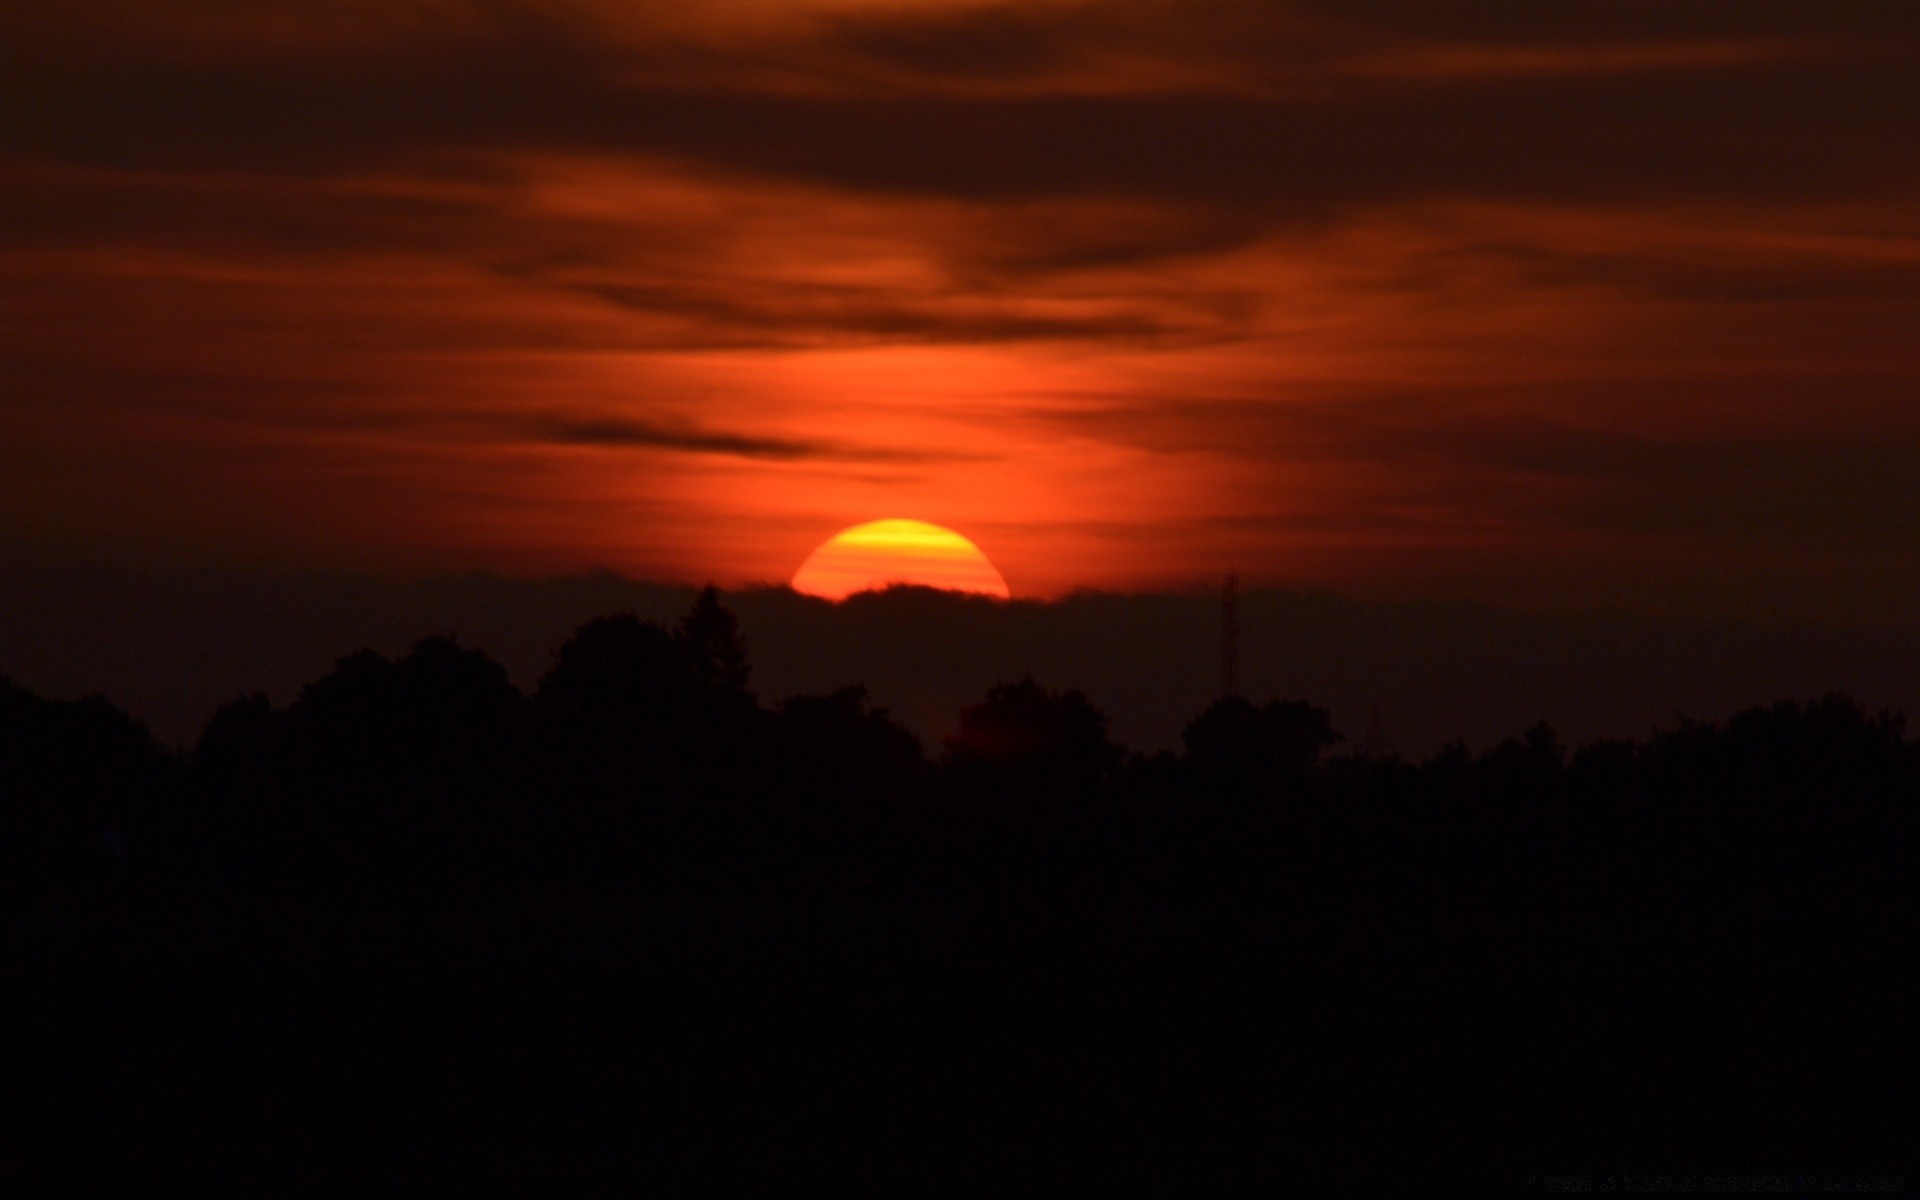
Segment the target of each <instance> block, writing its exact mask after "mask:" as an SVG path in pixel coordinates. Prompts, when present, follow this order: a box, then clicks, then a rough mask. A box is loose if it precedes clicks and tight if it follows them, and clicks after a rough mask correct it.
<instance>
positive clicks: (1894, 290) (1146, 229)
mask: <svg viewBox="0 0 1920 1200" xmlns="http://www.w3.org/2000/svg"><path fill="white" fill-rule="evenodd" d="M40 7H41V8H42V9H44V11H33V12H26V13H15V14H9V15H6V16H0V379H3V380H4V381H5V385H4V391H0V554H5V555H11V556H16V557H20V556H24V557H30V558H45V557H53V558H65V559H75V558H79V559H104V560H110V561H134V562H140V563H142V564H153V563H161V564H166V563H188V564H195V565H202V564H208V563H213V564H220V565H233V566H240V567H248V568H271V569H286V568H310V567H351V568H362V569H374V570H379V571H383V572H396V573H417V572H420V571H433V570H456V569H468V568H484V569H491V570H499V571H505V572H510V573H521V574H530V573H544V572H562V571H576V570H581V569H585V568H589V567H593V566H608V567H612V568H615V569H618V570H621V571H625V572H628V573H631V574H635V575H640V576H649V577H657V578H666V579H682V580H701V579H706V578H715V579H718V580H719V581H721V582H724V583H741V582H748V581H759V580H778V579H785V578H786V577H787V576H788V575H790V574H791V572H792V571H793V569H794V568H795V567H796V566H797V565H798V564H799V563H800V561H801V560H802V559H803V558H804V557H805V556H806V555H807V553H808V552H809V551H810V550H812V549H813V547H814V546H815V545H816V544H818V543H819V542H820V541H821V540H822V539H824V538H825V537H827V536H829V535H831V534H832V533H833V532H835V531H836V530H838V529H841V528H844V527H846V526H849V525H852V524H855V523H858V522H861V521H865V520H870V519H873V518H876V517H882V516H907V517H914V518H919V519H923V520H927V521H932V522H936V523H938V524H941V525H946V526H951V527H952V528H954V529H957V530H959V531H961V532H962V533H964V534H966V535H967V536H968V537H970V538H971V539H972V540H974V541H975V542H976V543H978V544H979V545H980V547H981V548H982V549H983V550H984V551H985V552H986V553H987V554H988V555H989V557H990V558H991V559H992V560H993V562H994V563H995V564H996V565H997V566H998V567H999V569H1000V571H1001V572H1002V573H1003V574H1004V576H1005V577H1006V580H1007V582H1008V584H1009V585H1010V586H1011V587H1012V589H1013V590H1014V592H1015V594H1017V595H1029V596H1032V595H1053V594H1059V593H1061V592H1064V591H1066V590H1069V589H1072V588H1075V587H1082V586H1091V587H1101V588H1120V589H1132V588H1159V587H1181V586H1189V585H1192V584H1194V583H1196V582H1204V581H1209V580H1212V579H1214V578H1216V577H1217V576H1219V575H1220V574H1221V573H1222V572H1224V570H1225V569H1226V568H1227V567H1228V566H1229V565H1233V566H1236V567H1237V568H1238V569H1239V570H1240V572H1241V573H1242V575H1243V576H1245V577H1246V578H1248V579H1249V581H1250V582H1252V583H1255V584H1280V585H1288V586H1306V587H1324V588H1333V589H1338V590H1343V591H1349V592H1355V593H1360V594H1366V595H1395V596H1433V597H1453V596H1460V597H1473V598H1479V599H1491V600H1499V601H1504V602H1516V603H1523V604H1549V605H1579V606H1584V605H1590V604H1606V605H1624V606H1626V607H1629V608H1638V609H1643V610H1648V611H1669V612H1685V613H1713V614H1716V615H1728V614H1732V615H1752V616H1755V617H1760V618H1769V619H1771V618H1778V617H1815V618H1826V619H1839V620H1875V621H1900V622H1911V621H1913V620H1914V619H1915V615H1916V613H1920V521H1916V520H1915V519H1914V516H1913V514H1914V513H1915V511H1920V482H1917V481H1920V404H1916V403H1915V401H1916V399H1920V396H1917V394H1916V388H1915V384H1916V379H1917V378H1920V338H1916V337H1915V336H1914V330H1915V329H1920V203H1917V201H1920V188H1916V182H1917V181H1920V180H1917V177H1920V154H1916V153H1915V150H1916V149H1917V148H1920V147H1916V145H1915V133H1916V130H1920V70H1917V69H1916V68H1917V67H1920V10H1916V9H1913V8H1911V6H1900V5H1886V4H1868V3H1859V4H1852V5H1849V4H1837V5H1823V6H1819V8H1818V11H1816V10H1815V6H1810V5H1806V4H1802V3H1797V2H1796V3H1785V2H1775V0H1756V2H1754V3H1750V4H1744V5H1740V6H1726V5H1721V4H1707V3H1704V2H1691V0H1676V2H1673V3H1665V4H1660V5H1639V4H1623V5H1607V6H1602V7H1603V8H1604V12H1560V11H1545V10H1549V9H1551V10H1558V9H1560V8H1562V7H1583V8H1584V7H1586V6H1547V5H1537V4H1516V3H1510V2H1506V0H1464V2H1463V3H1460V4H1454V5H1448V6H1445V12H1446V15H1445V16H1444V17H1440V16H1436V15H1434V12H1435V6H1432V5H1417V4H1413V3H1411V2H1408V3H1395V2H1391V0H1382V2H1380V3H1369V4H1364V5H1352V4H1334V3H1332V2H1331V0H1326V2H1324V3H1311V4H1308V3H1302V4H1281V3H1254V2H1252V0H1248V2H1246V3H1202V2H1198V0H1193V2H1189V0H1181V2H1179V3H1171V2H1169V3H1153V2H1140V0H1134V2H1130V3H1099V2H1097V0H1092V2H1084V3H1082V2H1073V3H1036V2H1032V0H1029V2H1027V3H1021V4H987V3H960V2H944V0H922V2H917V3H916V2H907V0H892V2H882V0H860V2H855V0H817V2H806V3H801V2H795V0H781V2H780V3H774V2H772V0H730V2H727V3H702V4H699V5H687V4H674V5H668V4H663V3H659V4H656V3H619V4H614V3H599V2H593V0H578V2H570V3H557V2H546V3H543V2H539V0H519V2H517V3H505V4H503V3H485V4H482V3H477V2H474V3H469V2H466V0H437V2H430V3H415V4H408V3H379V4H374V3H365V4H358V3H355V4H345V3H339V2H336V0H329V2H327V3H319V2H317V0H315V2H313V3H292V4H278V5H272V6H260V5H256V4H250V3H249V4H242V3H239V2H237V0H191V2H188V3H178V4H171V5H168V6H167V7H166V12H165V17H164V19H162V18H161V17H160V16H159V15H157V14H156V12H155V10H154V9H153V8H152V6H148V5H136V4H133V3H131V0H87V2H86V3H78V4H63V5H59V6H40Z"/></svg>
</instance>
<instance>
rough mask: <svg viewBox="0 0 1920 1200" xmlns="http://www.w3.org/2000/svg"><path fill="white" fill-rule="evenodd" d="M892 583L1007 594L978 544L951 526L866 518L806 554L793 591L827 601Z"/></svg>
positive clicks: (1001, 580)
mask: <svg viewBox="0 0 1920 1200" xmlns="http://www.w3.org/2000/svg"><path fill="white" fill-rule="evenodd" d="M893 584H912V585H915V586H918V587H930V588H944V589H946V590H948V591H955V592H975V593H978V594H980V595H985V596H997V597H999V598H1000V599H1002V600H1005V599H1007V598H1008V597H1009V595H1010V593H1009V592H1008V590H1007V581H1006V580H1004V579H1002V578H1001V577H1000V572H999V571H997V570H995V569H994V566H993V564H992V563H991V562H989V561H987V556H986V555H984V554H982V553H980V548H979V547H978V546H976V545H974V544H973V543H972V542H970V541H968V540H967V539H966V538H964V537H961V536H960V535H959V534H957V533H955V532H954V531H953V530H951V529H946V528H943V527H941V526H939V525H930V524H928V523H927V522H925V521H902V520H887V521H869V522H867V523H866V524H864V525H855V526H854V527H853V528H851V529H843V530H841V531H840V532H839V533H837V534H835V535H834V536H832V537H831V538H828V539H827V540H826V541H825V542H823V543H821V545H820V547H819V549H817V550H815V551H814V552H813V553H812V554H810V555H808V556H807V561H806V562H804V563H801V564H800V569H799V570H798V571H795V572H794V574H793V584H792V586H793V590H794V591H796V592H803V593H805V594H806V595H809V596H820V597H823V598H824V599H828V600H844V599H846V598H847V597H848V596H851V595H853V594H854V593H855V592H865V591H871V590H874V589H876V588H884V587H888V586H891V585H893Z"/></svg>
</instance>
